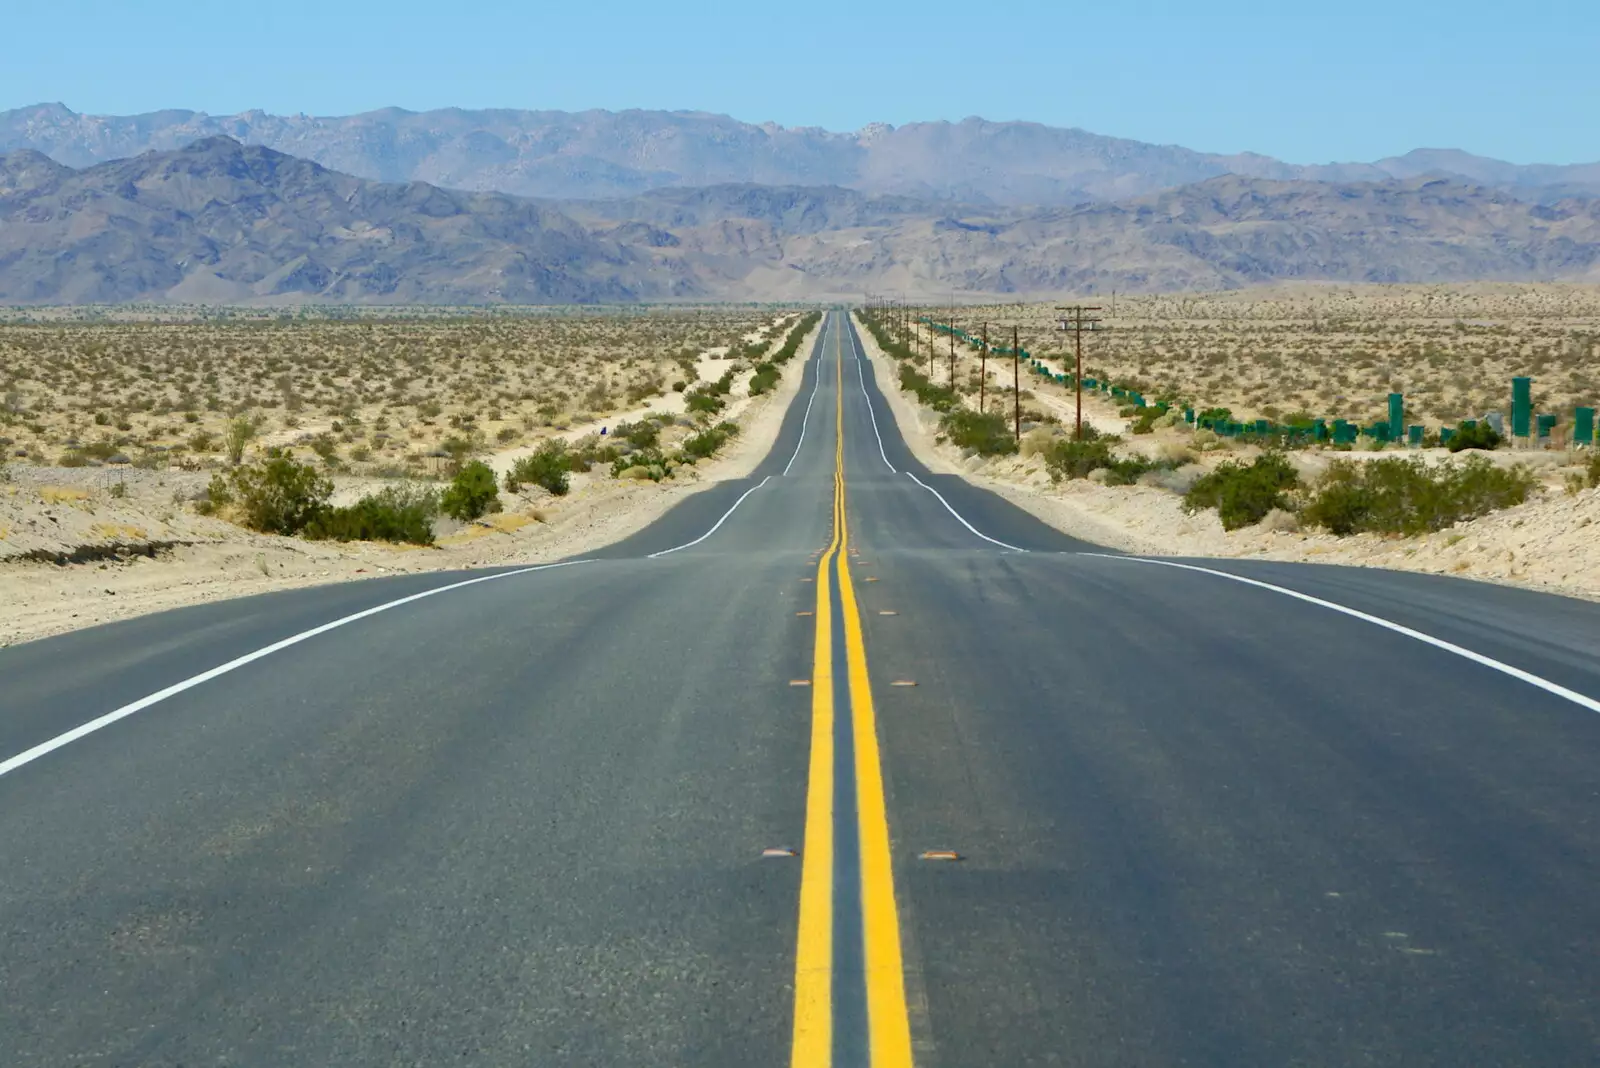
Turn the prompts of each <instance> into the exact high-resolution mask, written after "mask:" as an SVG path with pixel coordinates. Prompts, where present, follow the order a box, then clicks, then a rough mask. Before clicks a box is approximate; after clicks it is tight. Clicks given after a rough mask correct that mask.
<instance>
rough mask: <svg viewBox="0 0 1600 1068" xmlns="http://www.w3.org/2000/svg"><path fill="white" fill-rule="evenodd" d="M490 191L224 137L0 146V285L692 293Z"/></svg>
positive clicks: (513, 298)
mask: <svg viewBox="0 0 1600 1068" xmlns="http://www.w3.org/2000/svg"><path fill="white" fill-rule="evenodd" d="M663 266H666V267H670V266H671V265H670V264H669V265H663V264H661V263H660V262H658V261H656V260H653V259H651V258H649V257H648V256H646V255H643V254H641V253H639V252H636V251H635V250H634V249H633V248H632V247H631V246H629V245H625V244H623V243H621V242H619V241H615V240H611V239H607V238H605V237H603V236H598V235H596V234H594V233H593V232H591V231H590V230H589V229H588V228H586V227H584V226H582V225H580V224H579V223H577V222H575V221H574V220H572V219H570V218H568V217H567V216H565V215H562V214H561V213H559V212H557V211H554V210H552V209H550V208H548V207H544V206H541V205H539V204H537V203H535V202H533V201H529V200H523V199H519V198H516V197H509V196H506V195H504V194H499V193H463V192H457V191H451V190H445V189H439V188H436V187H434V186H429V185H424V184H420V183H410V184H386V183H379V182H370V181H366V180H363V179H360V178H353V177H350V176H349V175H344V174H339V173H337V172H335V171H330V170H327V169H325V168H323V167H321V166H319V165H318V164H316V163H312V162H310V161H308V160H302V159H296V158H295V157H293V156H288V155H284V154H282V153H278V152H274V151H272V150H270V149H265V148H260V147H253V146H252V147H246V146H242V145H240V144H239V143H238V142H236V141H232V140H229V139H228V138H225V137H214V138H208V139H205V140H202V141H198V142H196V143H195V144H193V145H190V146H188V147H186V148H183V149H180V150H177V151H174V152H152V153H147V154H145V155H141V156H138V157H135V158H133V159H129V160H120V161H116V162H111V163H102V164H99V165H97V166H94V167H90V168H88V169H86V170H81V171H74V170H71V169H70V168H67V167H64V166H61V165H60V164H57V163H54V162H52V161H50V160H49V159H47V158H45V157H44V156H42V155H40V154H38V153H35V152H31V151H23V152H16V153H12V154H10V155H7V156H3V157H0V301H7V302H51V303H56V302H59V303H89V302H100V301H127V300H135V299H158V300H159V299H168V300H182V301H196V302H211V303H221V302H231V301H245V300H252V299H257V298H274V297H278V298H282V297H289V298H294V299H318V300H327V301H339V302H342V301H388V302H410V301H425V302H445V303H454V302H476V301H508V302H566V301H594V300H636V299H651V298H660V297H669V296H674V295H684V294H692V293H693V292H694V291H695V290H694V288H693V285H692V283H687V282H685V281H684V280H683V279H677V278H674V277H672V276H671V275H670V274H668V273H663Z"/></svg>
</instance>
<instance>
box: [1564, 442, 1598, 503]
mask: <svg viewBox="0 0 1600 1068" xmlns="http://www.w3.org/2000/svg"><path fill="white" fill-rule="evenodd" d="M1596 488H1600V452H1591V453H1590V454H1589V459H1588V461H1587V462H1586V463H1585V464H1584V466H1583V470H1582V471H1577V472H1574V473H1573V474H1570V475H1568V476H1567V492H1568V493H1578V492H1581V491H1583V490H1586V489H1596Z"/></svg>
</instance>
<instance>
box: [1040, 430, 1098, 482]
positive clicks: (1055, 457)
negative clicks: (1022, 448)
mask: <svg viewBox="0 0 1600 1068" xmlns="http://www.w3.org/2000/svg"><path fill="white" fill-rule="evenodd" d="M1084 429H1085V430H1088V429H1090V428H1089V427H1084ZM1114 462H1115V457H1113V456H1112V455H1111V443H1110V442H1109V441H1106V440H1104V439H1103V438H1099V437H1094V438H1091V437H1089V436H1088V435H1085V436H1084V439H1083V440H1081V441H1074V440H1072V439H1070V438H1062V439H1059V440H1057V441H1053V442H1051V443H1050V447H1049V448H1048V449H1046V450H1045V454H1044V466H1045V470H1046V471H1048V472H1050V479H1051V481H1053V482H1060V481H1061V480H1062V479H1073V478H1088V477H1089V473H1090V472H1092V471H1096V470H1098V469H1100V468H1102V467H1110V466H1111V465H1112V464H1113V463H1114Z"/></svg>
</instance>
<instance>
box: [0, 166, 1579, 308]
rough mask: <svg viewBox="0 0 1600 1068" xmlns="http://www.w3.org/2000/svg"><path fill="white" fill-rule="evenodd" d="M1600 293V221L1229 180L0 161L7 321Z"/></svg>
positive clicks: (1461, 189)
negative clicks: (584, 187)
mask: <svg viewBox="0 0 1600 1068" xmlns="http://www.w3.org/2000/svg"><path fill="white" fill-rule="evenodd" d="M1481 278H1495V279H1506V280H1529V281H1533V280H1547V279H1572V280H1590V281H1600V199H1590V198H1567V199H1562V200H1558V201H1556V202H1554V203H1549V204H1542V203H1534V202H1531V201H1528V200H1524V199H1519V198H1518V197H1516V196H1513V195H1511V194H1510V193H1507V192H1504V191H1502V190H1499V189H1495V188H1489V187H1485V186H1482V185H1474V184H1470V183H1466V182H1463V181H1460V180H1452V179H1447V178H1438V177H1410V178H1405V179H1387V180H1384V181H1379V182H1337V183H1335V182H1315V181H1302V180H1278V179H1264V178H1251V177H1245V176H1240V175H1236V174H1225V175H1221V176H1217V177H1211V178H1207V179H1205V180H1202V181H1199V182H1192V183H1188V184H1184V185H1180V186H1178V187H1175V188H1168V189H1163V190H1160V191H1157V192H1151V193H1146V194H1142V195H1138V196H1131V197H1127V198H1124V199H1119V200H1116V201H1111V202H1092V203H1086V204H1078V205H1074V206H1069V207H1062V206H1057V207H1044V208H1040V207H1021V206H1004V205H995V204H992V203H966V204H962V203H959V202H952V201H949V200H946V199H936V198H929V197H917V196H914V195H910V194H905V193H892V194H889V193H886V194H874V193H870V192H866V191H862V190H859V189H853V188H846V187H842V186H838V185H809V186H795V185H765V184H755V183H723V184H715V185H708V186H701V187H695V188H661V189H651V190H648V191H645V192H643V193H639V194H637V195H633V196H628V197H611V198H607V197H588V198H584V199H566V200H560V199H549V198H544V199H534V198H526V197H518V196H513V195H509V194H506V193H502V192H477V191H462V190H457V189H447V188H442V187H439V186H435V185H432V184H428V183H423V182H380V181H373V180H370V179H365V178H360V177H356V176H353V175H349V174H344V173H340V172H338V171H336V170H332V169H329V168H327V167H324V166H322V165H321V164H319V163H316V162H314V161H312V160H308V159H302V158H299V157H296V156H292V155H288V154H285V153H282V152H278V151H275V150H273V149H269V148H265V147H262V146H259V145H244V144H241V143H240V142H238V141H236V140H234V139H232V138H230V137H225V136H213V137H208V138H203V139H201V140H199V141H196V142H194V143H192V144H189V145H186V146H184V147H182V148H178V149H174V150H166V151H150V152H145V153H143V154H140V155H138V156H134V157H132V158H127V159H118V160H112V161H109V162H105V163H99V164H94V165H92V166H87V167H83V168H73V167H70V166H67V165H65V164H63V163H60V162H57V161H56V160H53V159H51V158H50V157H48V156H46V155H44V154H42V153H40V152H37V151H34V150H31V149H23V150H18V151H13V152H10V153H7V154H5V155H3V156H0V303H12V304H28V303H100V302H120V301H132V300H166V301H184V302H195V303H233V302H258V301H267V302H276V301H283V302H300V301H315V302H324V303H349V302H360V303H378V302H381V303H448V304H459V303H498V302H505V303H566V302H589V301H640V300H680V299H717V300H813V299H834V298H840V297H859V296H860V294H861V293H862V292H863V291H865V290H872V291H878V292H902V293H907V294H915V295H920V296H922V297H925V298H929V299H932V298H939V299H942V298H943V297H944V296H945V295H946V294H949V293H952V292H961V293H964V294H969V295H1002V294H1003V295H1008V296H1013V297H1041V296H1045V295H1056V294H1061V293H1083V294H1092V293H1097V292H1104V291H1106V290H1109V289H1119V290H1122V291H1125V292H1126V291H1133V290H1146V291H1149V290H1178V289H1220V288H1232V287H1238V286H1246V285H1252V284H1258V283H1264V282H1271V281H1275V280H1281V279H1325V280H1335V281H1347V282H1361V281H1382V282H1443V281H1463V280H1470V279H1481Z"/></svg>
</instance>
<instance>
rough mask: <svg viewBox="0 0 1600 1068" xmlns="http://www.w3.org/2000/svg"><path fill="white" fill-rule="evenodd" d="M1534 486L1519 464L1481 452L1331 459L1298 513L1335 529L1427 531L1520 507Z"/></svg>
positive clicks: (1346, 531)
mask: <svg viewBox="0 0 1600 1068" xmlns="http://www.w3.org/2000/svg"><path fill="white" fill-rule="evenodd" d="M1536 484H1537V479H1536V478H1535V476H1534V475H1533V473H1532V472H1531V471H1530V470H1528V468H1527V467H1526V466H1525V465H1522V464H1516V465H1514V466H1512V467H1509V468H1507V467H1498V466H1496V465H1495V464H1493V463H1491V462H1490V461H1489V459H1488V458H1487V457H1483V456H1472V457H1468V458H1467V459H1466V461H1465V462H1463V463H1459V464H1455V463H1446V464H1439V465H1438V466H1435V467H1430V466H1428V464H1427V463H1425V462H1424V461H1423V459H1422V458H1421V457H1420V456H1418V457H1411V458H1409V459H1400V458H1398V457H1395V458H1392V459H1385V460H1373V461H1371V462H1369V463H1353V462H1351V461H1349V460H1338V461H1335V462H1334V463H1333V464H1332V466H1330V467H1329V468H1328V470H1327V471H1326V472H1325V473H1324V474H1323V476H1322V477H1321V478H1320V479H1318V481H1317V485H1316V488H1315V490H1314V492H1313V494H1312V497H1311V500H1310V501H1309V502H1308V503H1307V504H1306V507H1305V508H1304V509H1303V510H1302V512H1301V516H1302V518H1303V519H1304V520H1305V521H1306V522H1308V523H1311V524H1314V525H1316V526H1319V527H1325V528H1326V529H1327V530H1329V531H1330V532H1332V533H1334V534H1340V535H1344V534H1359V533H1362V532H1366V531H1373V532H1377V533H1383V534H1425V533H1427V532H1429V531H1435V530H1443V529H1444V528H1445V527H1448V526H1450V525H1452V524H1454V523H1457V522H1460V521H1461V520H1464V519H1473V518H1476V517H1477V516H1480V515H1486V514H1488V513H1489V512H1492V511H1495V510H1497V509H1500V508H1509V507H1511V506H1512V505H1515V504H1521V503H1522V502H1523V501H1525V500H1527V499H1528V495H1529V494H1530V493H1531V492H1532V491H1533V488H1534V486H1535V485H1536Z"/></svg>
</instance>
